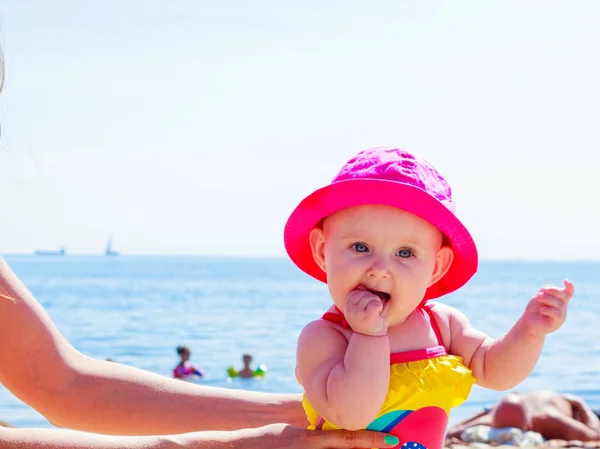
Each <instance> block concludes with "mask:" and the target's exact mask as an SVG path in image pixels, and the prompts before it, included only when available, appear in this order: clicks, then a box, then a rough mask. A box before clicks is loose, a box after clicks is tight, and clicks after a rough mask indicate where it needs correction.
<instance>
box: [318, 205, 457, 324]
mask: <svg viewBox="0 0 600 449" xmlns="http://www.w3.org/2000/svg"><path fill="white" fill-rule="evenodd" d="M322 232H323V238H324V243H325V244H324V249H323V255H324V265H325V267H324V269H325V272H326V273H327V284H328V287H329V291H330V293H331V296H332V298H333V301H334V303H335V304H336V305H337V306H338V307H339V308H340V309H341V310H343V308H344V304H345V302H346V297H347V296H348V294H349V293H350V292H352V291H353V290H355V289H356V288H357V287H358V286H360V285H362V286H364V287H366V288H367V289H368V290H370V291H371V292H373V293H375V294H377V296H379V297H380V298H381V299H382V301H383V305H384V308H383V312H382V315H383V317H384V318H385V319H386V320H387V322H388V325H389V326H393V325H394V324H398V323H401V322H403V321H404V320H405V319H406V318H407V317H408V315H410V313H411V312H412V311H413V310H415V308H416V307H417V306H418V305H419V304H420V303H421V301H422V299H423V296H424V295H425V291H426V290H427V287H429V285H431V284H432V276H434V272H435V271H436V266H437V265H438V255H439V253H440V248H441V244H442V233H441V232H440V231H439V230H438V229H437V228H436V227H435V226H433V225H432V224H430V223H429V222H427V221H425V220H423V219H422V218H420V217H417V216H416V215H413V214H411V213H409V212H406V211H403V210H400V209H396V208H394V207H390V206H377V205H368V206H356V207H351V208H348V209H344V210H341V211H339V212H336V213H335V214H333V215H331V216H329V217H328V218H327V219H326V220H325V221H324V223H323V231H322ZM444 250H445V251H450V249H449V248H444Z"/></svg>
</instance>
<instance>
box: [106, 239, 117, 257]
mask: <svg viewBox="0 0 600 449" xmlns="http://www.w3.org/2000/svg"><path fill="white" fill-rule="evenodd" d="M104 255H105V256H118V255H119V252H118V251H113V249H112V237H111V238H109V239H108V242H107V243H106V251H104Z"/></svg>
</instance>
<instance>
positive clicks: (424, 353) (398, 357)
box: [321, 303, 448, 365]
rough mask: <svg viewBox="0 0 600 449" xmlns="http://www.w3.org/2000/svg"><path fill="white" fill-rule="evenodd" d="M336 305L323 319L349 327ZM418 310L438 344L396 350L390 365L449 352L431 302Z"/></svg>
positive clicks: (421, 305)
mask: <svg viewBox="0 0 600 449" xmlns="http://www.w3.org/2000/svg"><path fill="white" fill-rule="evenodd" d="M334 307H335V312H326V313H325V314H323V316H322V317H321V319H323V320H326V321H331V322H333V323H336V324H339V325H340V326H342V328H343V329H349V328H350V326H349V325H348V322H347V321H346V318H344V314H343V312H342V311H341V310H340V309H339V308H338V307H337V306H334ZM417 310H418V311H419V312H420V313H421V314H422V315H423V316H424V317H425V318H426V319H427V321H429V324H430V326H431V328H432V329H433V332H434V333H435V336H436V338H437V342H438V344H437V346H430V347H428V348H423V349H415V350H414V351H405V352H394V353H392V354H390V365H394V364H397V363H407V362H415V361H417V360H426V359H432V358H435V357H440V356H442V355H447V354H448V352H447V351H446V348H445V347H444V344H443V342H442V333H441V332H440V328H439V326H438V324H437V321H436V320H435V317H434V316H433V313H432V311H431V305H430V303H425V304H420V305H419V306H418V307H417Z"/></svg>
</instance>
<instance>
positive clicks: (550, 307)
mask: <svg viewBox="0 0 600 449" xmlns="http://www.w3.org/2000/svg"><path fill="white" fill-rule="evenodd" d="M574 292H575V288H574V287H573V284H572V283H571V281H569V280H565V286H564V288H559V287H555V286H553V285H550V286H546V287H542V288H541V289H540V291H538V292H537V294H536V295H535V296H534V297H533V298H532V299H531V301H529V304H527V308H526V309H525V313H524V314H523V317H522V320H523V325H524V326H525V329H526V331H527V332H528V333H530V334H531V335H535V336H538V337H544V336H546V335H547V334H550V333H552V332H554V331H556V330H557V329H558V328H559V327H560V326H562V324H563V323H564V322H565V318H566V317H567V306H568V304H569V300H570V299H571V298H572V297H573V293H574Z"/></svg>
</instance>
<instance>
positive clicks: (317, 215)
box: [284, 179, 478, 299]
mask: <svg viewBox="0 0 600 449" xmlns="http://www.w3.org/2000/svg"><path fill="white" fill-rule="evenodd" d="M366 204H379V205H387V206H393V207H397V208H399V209H403V210H406V211H408V212H411V213H413V214H415V215H417V216H418V217H421V218H423V219H424V220H426V221H428V222H429V223H431V224H433V225H434V226H436V227H437V228H438V229H439V230H440V231H442V233H444V235H445V236H446V237H447V239H448V241H449V243H450V245H451V248H452V251H453V253H454V258H453V261H452V265H451V266H450V268H449V270H448V272H447V273H446V274H445V275H444V277H442V279H440V280H439V281H438V282H436V283H435V284H433V285H432V286H430V287H429V288H428V289H427V291H426V293H425V297H424V298H423V299H433V298H439V297H440V296H443V295H446V294H448V293H451V292H453V291H455V290H457V289H458V288H460V287H462V286H463V285H464V284H466V283H467V282H468V281H469V279H471V277H472V276H473V275H474V274H475V273H476V272H477V266H478V256H477V248H476V246H475V242H474V241H473V238H472V237H471V234H469V231H468V230H467V228H465V226H464V225H463V224H462V223H461V222H460V220H459V219H458V218H457V217H456V215H454V213H453V212H452V211H451V210H450V209H448V207H446V206H445V205H444V204H443V203H442V202H440V201H439V200H437V199H436V198H434V197H433V196H431V195H430V194H429V193H427V192H425V191H424V190H422V189H420V188H418V187H415V186H412V185H409V184H404V183H400V182H395V181H386V180H379V179H350V180H345V181H340V182H335V183H332V184H330V185H328V186H326V187H323V188H321V189H319V190H317V191H315V192H313V193H312V194H310V195H309V196H307V197H306V198H305V199H304V200H302V202H301V203H300V204H299V205H298V206H297V207H296V209H294V211H293V212H292V214H291V215H290V217H289V219H288V221H287V223H286V225H285V229H284V243H285V248H286V251H287V253H288V254H289V256H290V258H291V259H292V261H293V262H294V263H295V264H296V265H297V266H298V267H299V268H300V269H301V270H302V271H304V272H305V273H307V274H309V275H310V276H312V277H314V278H315V279H318V280H319V281H322V282H327V275H326V274H325V272H324V271H323V270H321V268H320V267H319V266H318V265H317V263H316V262H315V260H314V258H313V255H312V250H311V247H310V241H309V236H310V232H311V231H312V229H313V228H314V227H315V226H316V225H317V224H318V223H319V222H320V221H321V220H322V219H323V218H325V217H327V216H329V215H331V214H333V213H334V212H337V211H339V210H342V209H345V208H347V207H352V206H361V205H366Z"/></svg>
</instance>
